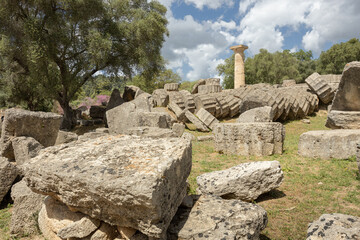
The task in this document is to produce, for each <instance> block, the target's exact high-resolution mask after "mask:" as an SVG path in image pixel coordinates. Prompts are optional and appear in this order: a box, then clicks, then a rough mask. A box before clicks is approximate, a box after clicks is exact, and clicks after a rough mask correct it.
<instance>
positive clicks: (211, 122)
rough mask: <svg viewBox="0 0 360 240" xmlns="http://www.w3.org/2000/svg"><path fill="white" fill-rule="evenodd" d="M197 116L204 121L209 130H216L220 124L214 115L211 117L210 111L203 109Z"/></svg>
mask: <svg viewBox="0 0 360 240" xmlns="http://www.w3.org/2000/svg"><path fill="white" fill-rule="evenodd" d="M196 116H197V117H198V118H199V119H200V121H202V122H203V123H204V124H205V125H206V126H207V127H208V128H210V129H214V128H215V125H216V124H218V123H219V120H217V119H216V118H215V117H214V116H213V115H211V114H210V113H209V112H208V111H206V110H205V109H204V108H201V109H200V110H199V111H198V112H197V113H196Z"/></svg>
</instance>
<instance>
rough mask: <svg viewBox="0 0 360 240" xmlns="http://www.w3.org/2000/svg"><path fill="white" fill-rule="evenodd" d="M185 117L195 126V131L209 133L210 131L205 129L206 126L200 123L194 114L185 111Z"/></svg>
mask: <svg viewBox="0 0 360 240" xmlns="http://www.w3.org/2000/svg"><path fill="white" fill-rule="evenodd" d="M185 117H186V118H187V119H188V120H189V121H190V122H191V123H193V124H194V125H195V127H196V129H197V130H199V131H201V132H209V131H210V130H209V129H208V128H207V127H206V125H205V124H204V123H203V122H202V121H200V120H199V119H198V118H197V117H196V116H195V115H194V114H192V113H191V112H190V111H189V110H185Z"/></svg>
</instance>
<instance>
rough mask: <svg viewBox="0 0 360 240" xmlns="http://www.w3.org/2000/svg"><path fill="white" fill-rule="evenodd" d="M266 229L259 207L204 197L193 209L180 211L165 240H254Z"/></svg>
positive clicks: (209, 196) (181, 209)
mask: <svg viewBox="0 0 360 240" xmlns="http://www.w3.org/2000/svg"><path fill="white" fill-rule="evenodd" d="M266 225H267V214H266V211H265V210H264V209H263V208H262V207H260V206H258V205H255V204H252V203H246V202H242V201H240V200H224V199H221V198H219V197H215V196H211V195H203V196H201V197H200V198H199V199H198V200H197V201H196V203H195V205H194V206H193V208H179V211H178V212H177V214H176V216H175V217H174V219H173V220H172V222H171V225H170V227H169V230H168V240H177V239H183V240H193V239H240V240H245V239H250V240H257V239H259V235H260V232H261V231H262V230H264V229H265V227H266Z"/></svg>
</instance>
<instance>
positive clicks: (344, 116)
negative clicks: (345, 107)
mask: <svg viewBox="0 0 360 240" xmlns="http://www.w3.org/2000/svg"><path fill="white" fill-rule="evenodd" d="M325 126H326V127H328V128H332V129H339V128H341V129H360V111H337V110H331V111H330V112H329V113H328V116H327V120H326V124H325Z"/></svg>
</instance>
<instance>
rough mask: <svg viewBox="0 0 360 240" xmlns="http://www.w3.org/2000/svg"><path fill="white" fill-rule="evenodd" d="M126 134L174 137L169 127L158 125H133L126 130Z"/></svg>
mask: <svg viewBox="0 0 360 240" xmlns="http://www.w3.org/2000/svg"><path fill="white" fill-rule="evenodd" d="M127 134H129V135H135V136H140V137H149V138H169V137H176V135H175V133H174V132H173V131H172V130H171V129H170V128H158V127H134V128H129V129H128V130H127Z"/></svg>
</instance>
